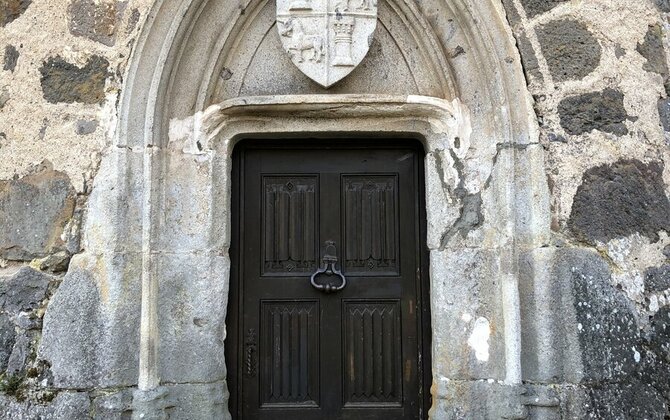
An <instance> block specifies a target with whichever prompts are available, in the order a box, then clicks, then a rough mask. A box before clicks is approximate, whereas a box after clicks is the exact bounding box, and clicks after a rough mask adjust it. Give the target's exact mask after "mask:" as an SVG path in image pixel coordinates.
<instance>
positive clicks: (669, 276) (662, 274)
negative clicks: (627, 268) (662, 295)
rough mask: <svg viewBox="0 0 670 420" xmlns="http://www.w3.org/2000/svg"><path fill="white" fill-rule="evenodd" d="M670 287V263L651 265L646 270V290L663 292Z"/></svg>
mask: <svg viewBox="0 0 670 420" xmlns="http://www.w3.org/2000/svg"><path fill="white" fill-rule="evenodd" d="M668 289H670V264H664V265H662V266H660V267H651V268H648V269H647V270H646V271H645V272H644V290H645V291H647V292H662V291H664V290H668Z"/></svg>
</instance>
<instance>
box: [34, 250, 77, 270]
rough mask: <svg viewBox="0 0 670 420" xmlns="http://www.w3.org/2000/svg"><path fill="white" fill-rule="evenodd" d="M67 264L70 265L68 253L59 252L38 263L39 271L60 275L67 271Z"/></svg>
mask: <svg viewBox="0 0 670 420" xmlns="http://www.w3.org/2000/svg"><path fill="white" fill-rule="evenodd" d="M68 264H70V253H69V252H67V251H59V252H56V253H55V254H51V255H49V256H47V257H46V258H44V259H42V260H41V261H40V270H42V271H51V272H54V273H60V272H63V271H67V266H68Z"/></svg>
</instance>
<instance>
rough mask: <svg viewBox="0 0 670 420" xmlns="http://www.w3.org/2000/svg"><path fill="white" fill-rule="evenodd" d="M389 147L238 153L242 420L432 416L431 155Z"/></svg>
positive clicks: (291, 147) (236, 312)
mask: <svg viewBox="0 0 670 420" xmlns="http://www.w3.org/2000/svg"><path fill="white" fill-rule="evenodd" d="M274 143H275V144H276V143H277V142H276V141H275V142H274ZM375 143H376V144H379V143H381V142H380V141H378V140H377V141H376V142H375ZM388 143H389V144H391V145H392V146H388V147H383V148H379V147H375V148H371V147H365V146H366V145H365V142H362V141H355V142H352V141H330V142H327V143H326V144H327V145H326V146H324V145H323V144H324V141H323V140H318V141H312V142H311V143H310V142H307V141H303V142H295V143H288V144H287V143H286V142H282V143H281V148H277V147H273V146H272V144H273V143H272V142H261V141H255V142H248V143H243V145H242V146H240V147H238V148H237V149H236V157H235V162H236V166H235V168H236V169H235V171H234V172H235V175H234V185H235V187H234V194H233V195H234V207H235V208H236V209H237V212H236V213H235V215H234V220H233V226H234V227H236V228H237V229H234V238H233V239H234V244H233V250H232V251H233V252H232V255H233V274H232V275H233V281H232V282H231V288H232V289H231V304H230V308H229V309H230V310H229V319H228V329H229V339H228V343H227V345H226V348H227V349H228V354H227V357H228V362H229V363H228V366H237V367H238V368H237V369H236V370H235V371H232V370H233V369H232V368H231V372H229V382H230V387H231V394H232V397H231V408H232V412H233V416H234V417H235V418H244V419H272V420H277V419H301V420H308V419H384V420H388V419H420V418H425V417H426V416H427V415H426V411H427V408H428V407H427V395H426V394H427V393H428V390H427V388H426V382H427V379H428V378H427V370H429V366H430V365H429V363H428V360H429V359H428V358H427V352H426V351H424V350H426V348H425V347H426V346H425V340H426V339H428V337H425V335H422V334H423V333H424V331H429V330H426V329H425V328H426V327H427V322H428V318H429V317H428V316H427V306H428V305H427V304H425V305H424V304H423V300H424V299H425V296H424V293H425V290H423V291H422V287H421V286H422V284H421V283H422V282H421V279H422V277H423V272H422V264H421V262H422V259H423V256H425V255H424V254H423V252H422V249H421V246H420V244H421V243H422V242H423V241H422V238H421V236H422V235H421V232H422V225H421V223H420V220H422V219H423V217H422V214H421V210H420V209H421V208H422V205H421V203H422V194H421V193H422V191H423V187H422V185H421V184H422V178H421V177H422V173H421V171H420V168H421V162H420V158H421V155H420V153H421V152H420V149H419V148H418V147H417V145H416V144H415V143H413V142H408V141H397V140H395V141H389V142H388ZM310 144H311V145H310ZM314 145H316V146H314ZM335 259H336V260H337V261H335ZM328 263H330V264H332V266H331V267H327V266H328ZM319 268H327V269H328V270H326V271H327V272H326V273H323V274H320V275H317V276H315V277H314V278H313V279H312V278H311V276H312V274H313V273H315V272H316V271H317V270H318V269H319ZM337 270H340V271H341V273H342V276H339V275H337ZM322 271H323V270H322ZM345 281H346V285H344V282H345ZM426 335H428V334H427V333H426ZM235 413H237V416H235Z"/></svg>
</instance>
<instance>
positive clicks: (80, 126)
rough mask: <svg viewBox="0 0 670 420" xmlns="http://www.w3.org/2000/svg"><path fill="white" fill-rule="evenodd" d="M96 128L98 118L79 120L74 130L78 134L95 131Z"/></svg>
mask: <svg viewBox="0 0 670 420" xmlns="http://www.w3.org/2000/svg"><path fill="white" fill-rule="evenodd" d="M97 128H98V120H79V121H77V127H76V131H77V134H79V135H80V136H84V135H86V134H91V133H95V130H96V129H97Z"/></svg>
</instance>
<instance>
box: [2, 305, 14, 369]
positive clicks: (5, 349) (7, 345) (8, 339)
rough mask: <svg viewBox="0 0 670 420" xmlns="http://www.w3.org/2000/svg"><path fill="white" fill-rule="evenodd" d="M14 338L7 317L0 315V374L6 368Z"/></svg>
mask: <svg viewBox="0 0 670 420" xmlns="http://www.w3.org/2000/svg"><path fill="white" fill-rule="evenodd" d="M15 338H16V331H15V330H14V325H13V324H12V323H11V322H10V320H9V317H8V316H7V315H5V314H0V372H2V371H4V370H5V369H6V368H7V362H8V361H9V356H10V355H11V354H12V349H13V348H14V340H15Z"/></svg>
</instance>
